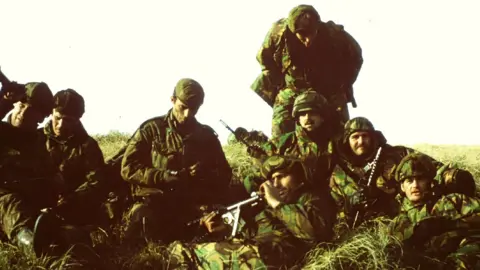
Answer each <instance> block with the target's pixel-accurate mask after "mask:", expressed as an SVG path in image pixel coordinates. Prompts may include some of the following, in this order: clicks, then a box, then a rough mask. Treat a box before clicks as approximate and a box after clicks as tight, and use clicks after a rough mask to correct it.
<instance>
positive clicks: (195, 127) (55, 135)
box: [0, 5, 480, 269]
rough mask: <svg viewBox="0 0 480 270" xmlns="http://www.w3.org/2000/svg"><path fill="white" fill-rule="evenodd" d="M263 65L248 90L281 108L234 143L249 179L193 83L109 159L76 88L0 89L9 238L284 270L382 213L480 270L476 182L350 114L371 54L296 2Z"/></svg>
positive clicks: (61, 247)
mask: <svg viewBox="0 0 480 270" xmlns="http://www.w3.org/2000/svg"><path fill="white" fill-rule="evenodd" d="M257 59H258V61H259V62H260V65H261V67H262V73H261V75H260V76H259V77H258V78H257V79H256V80H255V82H254V83H253V85H252V89H253V90H254V91H255V92H256V93H257V94H259V96H260V97H261V98H262V99H263V100H265V101H266V102H267V103H268V104H269V105H271V106H272V107H273V122H272V136H271V138H268V137H266V136H264V135H262V134H259V133H258V132H248V131H246V129H243V128H237V130H235V132H234V133H233V134H232V135H231V137H230V138H229V143H235V144H236V143H243V144H246V146H247V147H246V148H247V153H248V154H249V155H250V156H251V157H252V159H255V160H258V161H259V163H256V164H261V165H260V166H258V170H257V171H256V173H253V174H251V175H245V176H243V177H242V178H241V179H240V180H241V181H240V184H234V183H233V182H232V176H233V174H232V168H231V167H230V165H229V162H228V161H227V159H226V157H225V154H224V152H223V149H222V146H221V144H220V142H219V140H218V138H217V135H216V133H215V131H214V130H213V129H211V128H210V127H209V126H207V125H203V124H201V123H199V122H198V121H197V120H196V118H195V115H196V113H197V111H198V110H199V109H200V107H201V106H202V104H203V101H204V98H205V93H204V90H203V87H202V86H201V85H200V83H199V82H197V81H196V80H194V79H190V78H184V79H180V80H179V81H178V83H177V84H176V86H175V87H174V90H173V94H172V97H171V102H172V108H171V109H170V110H169V111H168V112H166V114H165V115H163V116H159V117H154V118H152V119H149V120H147V121H145V122H144V123H142V124H141V125H140V126H139V128H138V129H137V130H136V131H135V133H134V134H133V135H132V137H131V138H130V139H129V140H128V142H127V144H126V146H125V147H123V148H122V149H119V150H118V153H117V154H116V155H115V156H114V157H112V158H111V159H109V160H107V161H104V156H103V153H102V151H101V150H100V148H99V145H98V143H97V142H96V141H95V139H93V138H92V137H90V136H89V135H88V133H87V132H86V130H85V129H84V128H83V126H82V123H81V120H80V119H81V117H82V115H83V114H84V112H85V101H84V99H83V97H82V96H81V95H80V94H79V93H78V92H76V91H75V90H72V89H66V90H62V91H59V92H57V93H55V95H53V93H52V91H51V90H50V89H49V87H48V85H47V84H46V83H44V82H38V83H37V82H32V83H26V84H19V83H16V82H9V81H8V82H7V81H5V80H3V81H2V90H1V92H0V94H1V97H0V116H1V118H4V117H5V116H6V115H7V113H8V112H10V111H11V114H10V115H9V117H8V119H7V121H6V122H2V123H0V151H1V161H0V180H1V181H0V228H1V230H0V234H1V239H2V240H3V241H7V242H10V243H13V244H14V245H16V246H18V247H19V248H20V249H21V250H22V251H23V252H24V253H25V254H26V255H27V256H31V257H39V256H42V255H49V256H52V257H55V256H61V255H63V254H65V253H66V252H67V251H68V252H69V254H71V258H72V260H73V261H75V263H76V264H75V265H79V264H83V265H88V267H87V268H89V269H93V268H94V267H97V268H101V266H100V265H101V264H100V263H99V262H98V261H97V262H95V264H93V265H92V264H89V263H91V261H89V259H91V258H98V256H96V257H95V256H90V255H88V254H89V252H91V253H96V252H99V251H98V250H97V249H96V245H97V244H98V242H99V240H98V239H99V238H101V237H98V235H103V236H105V237H107V238H108V237H109V236H110V235H111V234H112V233H113V228H115V226H117V225H118V226H120V228H121V235H120V240H119V242H118V244H119V245H122V244H123V245H138V244H140V245H144V244H146V242H149V241H159V242H160V243H162V244H163V245H165V246H167V247H168V265H169V267H170V268H171V269H197V268H202V269H212V268H214V269H243V268H250V269H270V268H272V269H277V268H281V267H287V268H290V267H294V266H296V265H299V264H300V263H301V261H302V258H303V256H304V255H305V253H306V252H307V251H308V250H310V249H312V248H313V247H315V246H316V245H318V244H321V243H332V242H335V241H337V240H338V239H339V238H341V235H338V233H337V232H338V231H339V230H337V229H336V228H337V227H338V225H339V224H342V225H343V226H345V227H346V228H348V229H354V228H356V227H358V226H359V225H360V224H362V223H368V222H369V221H371V220H373V219H375V218H377V217H384V216H385V217H389V218H392V219H393V222H392V223H391V224H392V225H391V227H390V228H391V230H390V233H391V234H392V235H393V236H395V237H396V238H397V239H399V241H401V242H402V243H403V244H404V246H405V247H406V248H409V249H411V250H414V251H418V252H419V253H421V254H424V255H426V256H427V255H428V256H433V257H436V258H439V260H443V262H444V263H443V264H442V266H441V267H443V269H476V268H478V267H480V262H479V260H478V258H480V242H479V241H478V240H477V239H480V238H479V236H480V234H477V229H478V228H477V227H478V225H477V224H479V222H480V219H479V217H480V216H479V214H478V213H479V212H480V208H479V203H480V201H479V199H478V198H477V197H476V185H475V180H474V179H473V176H472V174H471V173H470V172H468V171H466V170H464V169H461V168H457V167H456V166H454V165H452V164H443V163H441V162H439V161H437V160H435V159H433V158H432V157H429V156H427V155H425V154H423V153H419V152H418V151H415V150H414V149H411V148H408V147H403V146H392V145H389V144H387V140H386V138H385V137H384V136H383V134H382V133H381V132H380V131H378V130H376V129H375V128H374V125H373V124H372V123H371V122H370V121H369V120H368V119H367V118H364V117H356V118H353V119H350V117H349V114H348V110H347V103H349V102H351V103H352V105H354V107H355V106H356V104H355V99H354V97H353V84H354V82H355V80H356V78H357V76H358V74H359V72H360V69H361V66H362V63H363V58H362V53H361V49H360V46H359V45H358V43H357V42H356V41H355V40H354V39H353V37H351V36H350V35H349V34H348V33H347V32H346V31H345V30H344V29H343V27H342V26H341V25H337V24H335V23H334V22H331V21H329V22H323V21H322V20H321V19H320V16H319V14H318V12H317V11H316V10H315V9H314V8H313V7H312V6H309V5H299V6H297V7H294V8H293V9H292V10H291V12H290V13H289V15H288V17H287V18H283V19H281V20H279V21H277V22H275V23H274V24H273V26H272V28H271V29H270V30H269V32H268V34H267V37H266V39H265V42H264V44H263V45H262V47H261V49H260V51H259V53H258V55H257ZM49 116H50V117H51V118H50V119H49V121H48V122H47V123H46V124H45V125H44V127H43V128H38V124H39V123H42V122H43V121H44V120H45V118H47V117H49ZM252 192H256V193H257V194H259V198H261V200H259V201H256V204H252V205H248V207H244V208H245V209H242V212H241V218H240V219H236V221H238V222H235V226H234V227H235V228H233V229H234V231H238V233H235V234H233V235H232V234H231V232H232V226H231V223H228V222H225V220H224V219H223V215H222V213H223V212H222V211H221V210H222V209H225V206H228V205H231V204H235V203H236V202H238V201H242V200H243V201H244V200H248V198H249V197H250V196H249V194H250V193H252ZM192 221H195V222H192ZM479 232H480V231H479ZM100 242H101V241H100ZM72 265H73V264H72Z"/></svg>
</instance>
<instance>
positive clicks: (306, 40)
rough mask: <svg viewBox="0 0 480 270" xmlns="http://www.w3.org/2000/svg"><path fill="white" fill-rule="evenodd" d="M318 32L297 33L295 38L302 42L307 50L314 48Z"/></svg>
mask: <svg viewBox="0 0 480 270" xmlns="http://www.w3.org/2000/svg"><path fill="white" fill-rule="evenodd" d="M317 33H318V31H313V32H307V31H302V30H300V31H297V32H296V33H295V36H296V37H297V38H298V40H300V42H301V43H302V44H303V45H304V46H305V47H307V48H309V47H310V46H312V44H313V41H314V40H315V38H316V37H317Z"/></svg>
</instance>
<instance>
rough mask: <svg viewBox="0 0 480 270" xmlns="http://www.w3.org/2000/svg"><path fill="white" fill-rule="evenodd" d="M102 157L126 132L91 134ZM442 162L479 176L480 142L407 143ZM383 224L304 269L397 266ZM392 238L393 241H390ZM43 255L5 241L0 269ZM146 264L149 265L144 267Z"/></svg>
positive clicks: (137, 265) (137, 263)
mask: <svg viewBox="0 0 480 270" xmlns="http://www.w3.org/2000/svg"><path fill="white" fill-rule="evenodd" d="M95 138H96V139H97V140H98V142H99V144H100V146H101V148H102V150H103V152H104V155H105V158H108V157H111V156H112V155H114V154H115V153H116V151H117V150H118V149H119V148H121V147H122V146H123V145H124V144H125V143H126V141H127V140H128V138H129V134H124V133H119V132H112V133H110V134H108V135H99V136H95ZM411 147H413V148H415V149H418V150H420V151H422V152H424V153H426V154H429V155H431V156H433V157H434V158H436V159H438V160H440V161H443V162H456V163H457V164H459V166H461V167H462V168H466V169H468V170H469V171H471V172H472V173H473V174H474V176H475V179H480V166H479V164H480V146H461V145H447V146H436V145H411ZM224 151H225V155H226V156H227V159H228V161H229V162H230V165H231V166H232V168H233V170H234V174H235V176H237V177H238V176H240V175H242V174H244V173H247V172H248V171H250V170H252V168H253V166H252V165H253V161H252V160H251V159H250V158H248V156H247V155H246V152H245V149H244V147H238V146H230V145H228V146H224ZM384 232H385V225H383V223H378V224H375V225H373V226H370V227H368V228H367V227H363V228H358V229H357V230H356V231H355V232H352V233H351V235H349V236H348V238H347V239H345V240H344V241H343V242H342V243H341V244H340V245H339V246H337V247H318V248H316V249H314V250H312V252H311V253H310V254H308V256H307V258H306V262H307V265H306V268H307V269H348V268H351V269H398V268H399V267H398V266H397V264H396V262H395V260H394V259H393V260H392V257H391V255H390V254H391V253H392V252H390V251H389V250H388V249H386V247H387V245H388V244H391V243H392V241H393V239H391V238H389V237H388V236H386V234H385V233H384ZM393 242H394V241H393ZM160 250H162V249H161V247H157V246H155V245H149V246H148V247H146V248H145V249H144V250H143V251H141V252H138V253H136V255H135V256H131V255H129V256H128V258H125V259H123V258H122V259H118V258H115V265H117V266H118V268H122V267H121V266H125V267H126V268H128V269H157V268H152V267H151V265H152V264H156V265H157V266H158V264H157V263H154V262H159V261H160V260H161V256H162V255H161V254H160V252H158V251H160ZM43 265H45V260H44V259H39V260H37V261H30V260H27V259H26V258H24V257H23V256H22V255H21V254H20V253H19V252H18V251H17V250H16V248H15V247H12V246H11V245H8V244H3V245H1V246H0V269H45V268H44V267H43ZM146 265H150V267H146ZM115 268H117V267H115Z"/></svg>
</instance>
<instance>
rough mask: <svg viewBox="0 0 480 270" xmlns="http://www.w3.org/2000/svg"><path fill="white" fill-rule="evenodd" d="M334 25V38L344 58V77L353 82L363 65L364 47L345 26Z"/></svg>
mask: <svg viewBox="0 0 480 270" xmlns="http://www.w3.org/2000/svg"><path fill="white" fill-rule="evenodd" d="M333 27H334V28H335V29H336V30H335V31H334V33H335V34H334V37H335V38H334V39H335V40H336V43H337V45H336V47H337V48H338V49H339V53H340V55H341V58H342V60H341V62H342V63H343V67H342V69H343V74H344V76H345V78H344V79H345V81H347V82H348V83H350V84H353V83H354V82H355V81H356V80H357V77H358V74H359V73H360V70H361V68H362V65H363V53H362V47H361V46H360V44H359V43H358V42H357V40H356V39H355V38H354V37H353V36H352V35H350V34H349V33H348V32H347V31H345V30H344V29H343V26H341V25H335V26H333Z"/></svg>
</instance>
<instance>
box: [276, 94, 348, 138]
mask: <svg viewBox="0 0 480 270" xmlns="http://www.w3.org/2000/svg"><path fill="white" fill-rule="evenodd" d="M299 94H301V92H296V91H294V90H292V89H291V88H285V89H282V90H280V91H279V92H278V94H277V96H276V98H275V103H274V104H273V116H272V118H273V119H272V136H271V138H276V137H280V136H282V135H283V134H286V133H288V132H292V131H294V130H295V119H294V118H293V116H292V111H293V104H294V103H295V98H297V96H298V95H299ZM326 98H327V100H328V102H329V103H331V104H334V105H335V106H336V111H337V113H338V114H339V115H340V119H341V120H342V121H343V122H344V123H345V122H346V121H348V120H349V119H350V114H349V112H348V106H347V102H346V98H340V97H326Z"/></svg>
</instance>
